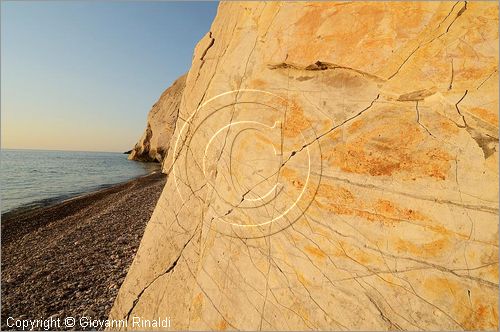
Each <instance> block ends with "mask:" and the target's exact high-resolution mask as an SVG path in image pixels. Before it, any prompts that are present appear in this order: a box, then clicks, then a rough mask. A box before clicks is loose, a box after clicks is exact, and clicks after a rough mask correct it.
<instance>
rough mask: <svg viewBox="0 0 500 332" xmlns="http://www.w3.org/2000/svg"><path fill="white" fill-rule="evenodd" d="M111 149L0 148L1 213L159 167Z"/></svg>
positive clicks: (104, 186)
mask: <svg viewBox="0 0 500 332" xmlns="http://www.w3.org/2000/svg"><path fill="white" fill-rule="evenodd" d="M127 157H128V155H126V154H123V153H112V152H73V151H45V150H10V149H1V151H0V199H1V200H0V206H1V213H2V214H4V213H6V212H10V211H13V210H18V209H29V208H34V207H40V206H46V205H50V204H53V203H56V202H59V201H63V200H65V199H68V198H72V197H76V196H79V195H82V194H84V193H88V192H91V191H95V190H99V189H103V188H106V187H110V186H112V185H114V184H118V183H120V182H124V181H127V180H131V179H133V178H136V177H139V176H142V175H146V174H149V173H153V172H155V171H159V170H160V166H159V164H157V163H144V162H138V161H132V160H128V159H127Z"/></svg>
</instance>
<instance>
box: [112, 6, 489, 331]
mask: <svg viewBox="0 0 500 332" xmlns="http://www.w3.org/2000/svg"><path fill="white" fill-rule="evenodd" d="M497 27H498V5H497V4H496V3H492V2H489V3H484V2H467V3H465V2H456V3H451V2H442V3H439V2H414V3H387V4H383V3H379V2H370V3H363V2H352V3H338V2H335V3H303V2H300V3H289V2H286V3H278V2H269V3H259V2H251V3H250V2H248V3H246V2H236V3H221V4H220V6H219V10H218V14H217V17H216V19H215V21H214V23H213V25H212V27H211V31H210V32H209V33H207V35H206V36H205V37H204V38H203V39H202V40H201V41H200V42H199V44H198V45H197V47H196V49H195V51H194V57H193V62H192V67H191V69H190V71H189V73H188V76H187V79H186V87H185V88H184V92H183V94H184V95H183V98H182V101H181V104H180V108H179V118H178V121H177V125H176V128H175V133H174V135H173V136H172V139H171V142H170V152H169V154H168V156H167V159H166V161H165V162H164V165H163V166H164V171H165V172H167V173H168V174H169V177H168V182H167V184H166V186H165V189H164V191H163V193H162V196H161V198H160V200H159V202H158V205H157V207H156V210H155V212H154V214H153V216H152V218H151V221H150V222H149V224H148V226H147V228H146V231H145V234H144V237H143V239H142V242H141V245H140V248H139V250H138V252H137V255H136V257H135V259H134V262H133V264H132V266H131V267H130V270H129V272H128V275H127V277H126V279H125V281H124V283H123V285H122V287H121V289H120V292H119V295H118V297H117V299H116V301H115V304H114V307H113V309H112V311H111V313H110V317H111V318H113V319H123V318H125V319H129V320H130V322H129V325H128V328H129V329H134V328H135V329H141V328H143V327H141V326H137V325H135V326H134V325H133V324H132V318H133V317H142V318H147V319H152V318H158V317H160V318H163V317H170V320H171V324H172V327H171V328H172V329H179V330H187V329H196V330H207V329H244V330H257V329H265V330H305V329H327V330H337V329H339V330H340V329H356V330H359V329H361V330H387V329H391V330H393V329H410V330H417V329H418V330H420V329H424V330H427V329H432V330H438V329H439V330H442V329H444V330H452V329H453V330H455V329H467V330H470V329H472V330H475V329H479V330H483V329H497V328H498V311H497V301H498V293H497V291H498V187H497V185H498V166H497V163H498V136H497V132H498V114H497V110H498V92H499V91H498V83H497V82H498V68H497V64H498V30H497Z"/></svg>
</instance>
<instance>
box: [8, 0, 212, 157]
mask: <svg viewBox="0 0 500 332" xmlns="http://www.w3.org/2000/svg"><path fill="white" fill-rule="evenodd" d="M216 11H217V3H216V2H182V3H181V2H158V1H156V2H116V1H113V2H94V1H75V2H68V1H40V2H38V1H26V2H21V1H11V2H5V1H2V3H1V29H2V30H1V113H2V114H1V119H2V125H1V127H2V147H3V148H33V149H56V150H79V151H125V150H129V149H131V148H132V147H133V145H134V144H135V142H136V141H137V140H138V138H139V137H140V136H141V134H142V132H143V130H144V128H145V126H146V116H147V113H148V112H149V110H150V108H151V106H152V105H153V104H154V102H155V101H156V100H157V99H158V97H159V96H160V94H161V93H162V92H163V90H165V89H166V88H167V87H168V86H169V85H170V84H171V83H172V82H173V81H174V80H175V79H176V78H177V77H178V76H180V75H182V74H183V73H184V72H186V71H187V70H188V69H189V67H190V65H191V59H192V53H193V49H194V47H195V45H196V43H197V42H198V41H199V40H200V39H201V38H202V37H203V35H204V34H205V33H207V32H208V31H209V30H210V25H211V23H212V21H213V18H214V17H215V14H216Z"/></svg>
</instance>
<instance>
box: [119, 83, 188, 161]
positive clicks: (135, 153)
mask: <svg viewBox="0 0 500 332" xmlns="http://www.w3.org/2000/svg"><path fill="white" fill-rule="evenodd" d="M185 85H186V75H183V76H181V77H179V78H178V79H177V80H176V81H175V82H174V84H172V86H171V87H169V88H168V89H167V90H165V91H164V92H163V93H162V94H161V96H160V99H158V101H157V102H156V103H155V104H154V105H153V107H152V108H151V111H149V114H148V122H147V126H146V131H145V132H144V134H143V135H142V137H141V139H140V140H139V142H137V144H136V145H135V146H134V148H133V149H132V151H131V152H130V155H129V157H128V159H131V160H139V161H157V162H160V163H161V162H162V161H163V159H164V158H165V156H166V155H167V153H168V150H169V146H170V139H171V138H172V135H173V133H174V130H175V123H176V121H177V115H178V113H179V106H180V104H181V98H182V92H183V91H184V86H185Z"/></svg>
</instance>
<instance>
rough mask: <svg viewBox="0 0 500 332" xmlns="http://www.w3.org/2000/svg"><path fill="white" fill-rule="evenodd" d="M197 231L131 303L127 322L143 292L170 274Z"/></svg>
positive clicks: (126, 317)
mask: <svg viewBox="0 0 500 332" xmlns="http://www.w3.org/2000/svg"><path fill="white" fill-rule="evenodd" d="M197 229H198V228H197ZM197 229H196V230H195V231H194V232H193V235H192V236H191V237H190V238H189V240H188V241H187V242H186V243H185V244H184V245H183V246H182V249H181V250H180V253H179V255H178V256H177V257H176V259H175V260H174V261H173V262H172V264H171V265H170V266H169V267H168V268H167V269H166V270H165V271H164V272H162V273H161V274H159V275H157V276H156V277H155V278H154V279H153V280H151V282H150V283H148V284H147V285H146V287H144V288H143V289H142V290H141V291H140V292H139V294H138V295H137V297H136V299H135V300H134V301H133V303H132V306H131V308H130V310H129V311H128V312H127V315H126V316H125V317H124V318H125V319H126V320H127V321H128V320H129V318H130V315H131V314H132V312H133V311H134V309H135V307H136V305H137V303H139V300H140V299H141V297H142V295H143V294H144V292H145V291H146V290H147V289H148V288H149V287H150V286H151V285H152V284H153V283H154V282H155V281H156V280H158V279H159V278H161V277H163V276H164V275H166V274H168V273H170V272H172V271H173V270H174V268H175V267H176V266H177V263H178V262H179V259H180V258H181V257H182V252H183V251H184V249H185V248H186V247H187V245H188V244H189V243H190V242H191V240H192V239H193V237H194V235H195V234H196V231H197Z"/></svg>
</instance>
